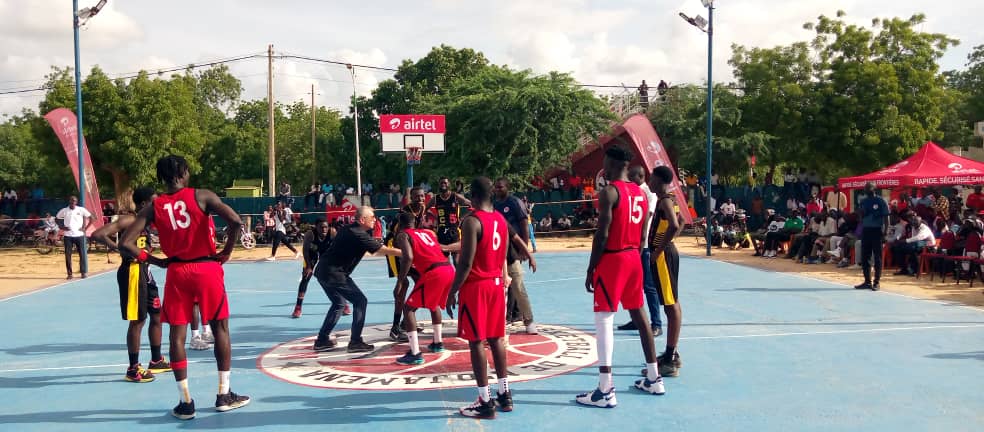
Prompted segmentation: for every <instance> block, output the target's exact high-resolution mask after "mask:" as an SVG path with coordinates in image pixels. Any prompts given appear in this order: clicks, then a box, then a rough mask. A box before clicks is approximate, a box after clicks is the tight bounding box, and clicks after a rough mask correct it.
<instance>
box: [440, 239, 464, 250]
mask: <svg viewBox="0 0 984 432" xmlns="http://www.w3.org/2000/svg"><path fill="white" fill-rule="evenodd" d="M460 250H461V242H460V241H459V242H457V243H451V244H449V245H441V252H458V251H460Z"/></svg>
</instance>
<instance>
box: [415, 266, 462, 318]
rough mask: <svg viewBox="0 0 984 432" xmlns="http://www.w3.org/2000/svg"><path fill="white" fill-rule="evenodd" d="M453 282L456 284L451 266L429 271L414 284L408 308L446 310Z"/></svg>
mask: <svg viewBox="0 0 984 432" xmlns="http://www.w3.org/2000/svg"><path fill="white" fill-rule="evenodd" d="M452 282H454V267H452V266H451V265H450V264H449V265H442V266H440V267H434V268H433V269H430V270H428V271H427V273H424V275H423V276H421V277H420V280H418V281H417V282H416V283H414V284H413V291H411V292H410V297H408V298H407V306H410V307H412V308H416V309H420V308H423V309H430V310H437V309H444V306H445V305H446V304H447V300H448V293H449V292H450V291H451V283H452Z"/></svg>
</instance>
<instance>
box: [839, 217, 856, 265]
mask: <svg viewBox="0 0 984 432" xmlns="http://www.w3.org/2000/svg"><path fill="white" fill-rule="evenodd" d="M860 220H861V217H860V215H858V213H857V212H853V213H848V214H846V215H844V217H843V218H842V219H841V223H840V225H839V226H838V227H837V236H838V237H840V238H841V239H840V244H838V245H837V246H838V248H839V250H840V262H839V263H837V267H838V268H844V267H847V266H849V265H851V250H852V249H853V248H854V245H855V243H859V242H858V239H860V238H861V232H860V229H858V225H860V224H859V223H858V222H859V221H860ZM859 255H861V254H860V253H858V254H856V256H859ZM858 258H860V257H858Z"/></svg>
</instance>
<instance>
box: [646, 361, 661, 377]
mask: <svg viewBox="0 0 984 432" xmlns="http://www.w3.org/2000/svg"><path fill="white" fill-rule="evenodd" d="M646 378H647V379H648V380H650V381H656V378H659V368H657V367H656V363H646Z"/></svg>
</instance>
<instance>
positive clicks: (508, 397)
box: [495, 390, 513, 412]
mask: <svg viewBox="0 0 984 432" xmlns="http://www.w3.org/2000/svg"><path fill="white" fill-rule="evenodd" d="M495 404H496V405H498V406H499V411H502V412H510V411H512V410H513V402H512V390H506V392H505V393H498V394H497V395H496V397H495Z"/></svg>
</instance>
